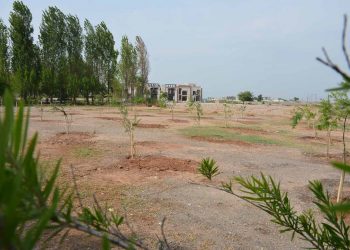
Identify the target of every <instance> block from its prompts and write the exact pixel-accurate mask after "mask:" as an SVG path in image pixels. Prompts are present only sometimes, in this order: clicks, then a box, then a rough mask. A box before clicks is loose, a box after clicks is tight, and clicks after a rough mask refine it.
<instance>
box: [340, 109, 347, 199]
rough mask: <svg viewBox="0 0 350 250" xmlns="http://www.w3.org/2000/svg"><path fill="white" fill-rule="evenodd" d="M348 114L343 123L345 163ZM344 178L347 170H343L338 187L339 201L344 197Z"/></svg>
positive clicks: (344, 160) (344, 157) (344, 158)
mask: <svg viewBox="0 0 350 250" xmlns="http://www.w3.org/2000/svg"><path fill="white" fill-rule="evenodd" d="M347 118H348V116H345V118H344V123H343V163H344V164H346V143H345V130H346V120H347ZM344 178H345V171H342V173H341V176H340V181H339V188H338V194H337V203H338V202H340V200H341V198H342V193H343V186H344Z"/></svg>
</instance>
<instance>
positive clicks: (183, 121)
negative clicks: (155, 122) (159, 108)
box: [168, 119, 190, 123]
mask: <svg viewBox="0 0 350 250" xmlns="http://www.w3.org/2000/svg"><path fill="white" fill-rule="evenodd" d="M168 121H170V122H174V123H189V122H190V121H188V120H181V119H174V120H172V119H168Z"/></svg>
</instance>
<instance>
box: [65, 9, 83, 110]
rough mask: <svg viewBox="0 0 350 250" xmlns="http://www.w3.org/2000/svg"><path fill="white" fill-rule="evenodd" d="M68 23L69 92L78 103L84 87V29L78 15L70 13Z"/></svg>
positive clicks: (74, 101) (67, 18)
mask: <svg viewBox="0 0 350 250" xmlns="http://www.w3.org/2000/svg"><path fill="white" fill-rule="evenodd" d="M66 24H67V57H68V58H67V61H68V86H67V88H68V94H69V96H70V97H71V98H72V99H73V103H76V98H77V97H78V96H79V94H80V92H81V87H82V78H83V67H84V65H83V63H84V62H83V58H82V51H83V35H82V32H83V29H82V27H81V25H80V22H79V18H78V17H77V16H72V15H68V16H67V17H66Z"/></svg>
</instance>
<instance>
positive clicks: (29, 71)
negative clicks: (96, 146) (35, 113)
mask: <svg viewBox="0 0 350 250" xmlns="http://www.w3.org/2000/svg"><path fill="white" fill-rule="evenodd" d="M33 31H34V30H33V26H32V14H31V12H30V10H29V8H28V7H27V6H26V5H25V4H24V3H23V2H21V1H14V2H13V9H12V11H11V13H10V16H9V27H7V26H6V25H5V23H4V22H3V20H1V19H0V94H2V93H3V92H4V89H5V88H7V87H8V88H10V89H11V91H12V92H14V93H15V94H16V95H17V96H19V97H21V98H23V99H24V100H25V101H26V102H32V101H34V100H39V99H41V98H43V97H46V98H48V99H49V100H51V101H52V100H53V98H58V100H59V101H60V102H64V101H71V102H72V103H76V100H77V98H78V97H83V98H85V100H86V103H90V102H92V103H94V100H95V99H96V98H97V97H100V98H101V97H102V98H106V97H107V98H112V97H123V98H125V99H128V100H131V99H132V98H135V97H142V98H144V96H145V93H146V92H145V86H146V83H147V82H148V73H149V70H150V67H149V61H148V53H147V48H146V45H145V43H144V41H143V40H142V38H141V37H140V36H137V37H136V41H135V45H133V44H132V42H130V41H129V39H128V37H126V36H123V37H122V40H121V48H120V51H118V50H117V49H116V48H115V40H114V37H113V34H112V33H111V32H110V30H109V29H108V27H107V25H106V24H105V23H104V22H101V23H99V24H98V25H96V26H94V25H93V24H91V23H90V21H89V20H87V19H85V21H84V23H83V26H82V25H81V23H80V20H79V18H78V17H77V16H74V15H71V14H65V13H63V12H62V11H61V10H60V9H59V8H57V7H48V8H47V9H46V10H45V11H43V14H42V20H41V24H40V30H39V37H38V43H37V44H36V43H35V42H34V39H33Z"/></svg>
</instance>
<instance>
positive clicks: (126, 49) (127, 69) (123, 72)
mask: <svg viewBox="0 0 350 250" xmlns="http://www.w3.org/2000/svg"><path fill="white" fill-rule="evenodd" d="M120 57H121V58H120V62H119V70H120V77H121V79H122V84H123V88H124V97H127V98H128V99H130V98H133V97H134V92H135V87H136V86H135V83H136V74H137V52H136V49H135V48H134V46H133V45H132V44H131V43H130V42H129V39H128V38H127V37H126V36H123V38H122V42H121V50H120Z"/></svg>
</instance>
